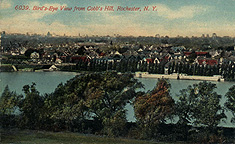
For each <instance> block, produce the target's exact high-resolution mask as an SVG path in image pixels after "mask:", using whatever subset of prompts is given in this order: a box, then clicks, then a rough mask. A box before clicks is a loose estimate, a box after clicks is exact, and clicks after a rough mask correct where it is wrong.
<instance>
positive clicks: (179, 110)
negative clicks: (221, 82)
mask: <svg viewBox="0 0 235 144" xmlns="http://www.w3.org/2000/svg"><path fill="white" fill-rule="evenodd" d="M215 88H216V84H213V83H211V82H206V81H204V82H200V83H198V84H194V85H193V86H191V85H190V86H188V88H187V89H183V90H181V91H180V95H179V101H178V102H177V107H176V114H177V115H178V116H179V124H181V125H182V126H183V127H186V126H187V125H188V124H194V125H195V126H199V127H202V128H205V130H206V133H207V137H208V136H209V134H211V133H212V134H213V133H216V127H217V125H218V124H219V123H220V120H222V119H223V118H226V116H225V114H224V109H223V107H221V105H220V100H221V95H218V94H217V93H216V92H214V90H215ZM185 132H186V133H185V135H186V137H187V134H188V132H187V131H185Z"/></svg>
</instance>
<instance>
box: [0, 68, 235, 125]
mask: <svg viewBox="0 0 235 144" xmlns="http://www.w3.org/2000/svg"><path fill="white" fill-rule="evenodd" d="M77 74H78V73H73V72H1V73H0V93H2V92H3V90H4V88H5V86H6V85H8V86H9V88H10V90H11V91H16V92H17V93H19V94H20V93H23V92H22V88H23V86H24V85H27V84H32V82H34V83H36V87H37V89H38V91H40V92H41V94H44V93H51V92H53V91H54V90H55V88H56V87H57V85H58V84H59V83H61V82H62V83H65V82H66V81H67V80H69V79H71V78H73V77H74V76H75V75H77ZM139 81H140V82H142V83H143V84H144V85H145V89H144V91H148V90H152V89H153V88H154V86H155V85H156V83H157V81H158V80H157V79H150V78H140V79H139ZM169 81H170V83H171V96H172V97H173V98H174V99H175V100H178V98H177V96H176V95H177V94H179V90H181V89H185V88H187V87H188V86H189V85H192V84H194V83H199V82H200V81H195V80H169ZM213 83H215V84H216V85H217V89H216V92H217V93H218V94H221V95H222V96H224V95H225V93H226V92H227V91H228V89H229V88H230V87H231V86H232V85H235V82H213ZM225 101H226V99H225V98H224V97H223V98H222V100H221V104H223V103H224V102H225ZM126 108H127V110H128V111H127V119H128V120H129V121H135V117H134V110H133V107H132V106H131V105H127V106H126ZM226 115H227V117H228V120H227V122H226V123H224V122H221V124H220V125H223V126H226V127H235V125H234V124H231V123H230V119H231V117H232V114H231V113H229V112H226Z"/></svg>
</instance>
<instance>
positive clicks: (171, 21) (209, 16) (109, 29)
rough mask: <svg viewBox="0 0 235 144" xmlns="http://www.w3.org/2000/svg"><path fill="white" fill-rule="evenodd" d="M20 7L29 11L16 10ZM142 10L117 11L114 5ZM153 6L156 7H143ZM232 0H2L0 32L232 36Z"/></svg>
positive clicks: (234, 5)
mask: <svg viewBox="0 0 235 144" xmlns="http://www.w3.org/2000/svg"><path fill="white" fill-rule="evenodd" d="M17 5H18V6H19V5H25V6H26V5H28V6H29V8H30V9H31V10H30V11H28V10H15V7H16V6H17ZM34 6H39V7H42V6H53V7H59V8H60V6H65V7H67V8H72V11H60V10H57V11H54V12H51V11H40V10H37V11H33V10H32V9H33V7H34ZM75 6H77V7H85V8H87V7H89V6H91V7H94V6H101V7H105V6H114V11H111V12H107V11H87V10H86V11H75V12H73V9H74V7H75ZM118 6H122V7H126V6H128V7H140V8H141V11H134V12H132V11H117V7H118ZM146 6H149V8H151V9H152V6H155V7H156V9H157V11H152V10H150V11H144V7H146ZM234 8H235V0H226V1H223V0H206V1H205V0H197V1H188V0H148V1H145V0H144V1H143V0H141V1H140V0H137V1H135V0H97V1H94V0H87V1H81V0H69V1H65V0H0V14H1V15H0V31H6V32H7V33H29V34H33V33H37V34H44V35H46V34H47V32H50V33H51V34H53V33H54V34H58V35H64V34H66V35H69V36H78V35H79V34H80V35H81V36H82V35H89V36H92V35H99V36H106V35H111V36H112V35H114V34H120V35H122V36H155V35H156V34H159V35H160V36H166V35H167V36H170V37H177V36H178V35H180V36H183V37H185V36H189V37H191V36H197V37H201V36H202V34H205V36H207V34H209V35H210V36H212V34H213V33H216V34H217V36H221V37H223V36H231V37H235V33H234V31H235V9H234Z"/></svg>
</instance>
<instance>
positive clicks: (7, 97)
mask: <svg viewBox="0 0 235 144" xmlns="http://www.w3.org/2000/svg"><path fill="white" fill-rule="evenodd" d="M19 99H20V97H19V96H18V95H17V94H16V93H15V92H12V91H10V89H9V87H8V85H7V86H6V87H5V89H4V91H3V93H2V96H1V97H0V113H1V114H6V115H10V114H12V113H14V111H15V109H16V108H17V105H18V102H19Z"/></svg>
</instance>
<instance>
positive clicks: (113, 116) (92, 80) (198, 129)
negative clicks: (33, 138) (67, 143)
mask: <svg viewBox="0 0 235 144" xmlns="http://www.w3.org/2000/svg"><path fill="white" fill-rule="evenodd" d="M142 87H143V86H142V84H141V83H139V82H138V80H137V79H135V78H134V77H133V75H131V74H119V73H117V72H102V73H100V72H96V73H87V74H80V75H77V76H75V77H74V78H72V79H70V80H69V81H67V82H66V83H65V84H62V83H61V84H59V85H58V86H57V88H56V89H55V90H54V92H52V93H49V94H44V95H41V94H40V93H39V91H38V90H37V89H36V84H35V83H32V84H31V85H25V86H23V95H18V94H16V93H15V92H12V91H10V90H9V87H8V86H6V88H5V90H4V91H3V93H2V96H1V97H0V126H1V128H12V127H17V128H23V129H26V128H27V129H37V130H52V131H64V130H68V131H73V132H81V133H92V134H101V135H108V136H113V137H117V136H129V137H131V138H144V139H156V140H158V141H159V140H164V141H166V140H170V141H175V140H180V141H182V140H185V141H186V140H187V141H194V142H212V143H213V142H223V141H226V142H231V141H229V140H227V139H225V138H224V137H223V134H226V135H228V137H227V138H230V137H231V138H233V137H232V136H233V133H234V129H225V128H219V126H218V124H219V123H220V121H221V120H223V119H226V115H225V114H224V110H225V109H224V106H223V105H221V95H219V94H217V93H216V92H215V91H214V90H215V89H216V84H213V83H210V82H200V83H198V84H194V85H192V86H189V87H188V88H187V89H182V90H181V91H180V95H179V100H176V101H174V100H173V99H172V97H171V96H170V84H169V83H168V81H167V80H165V79H159V80H158V83H157V84H156V87H155V88H154V89H153V90H151V91H148V92H146V93H144V92H139V90H140V89H139V88H142ZM234 93H235V86H233V87H231V88H230V89H229V91H228V92H227V93H226V95H225V96H226V97H227V101H226V102H225V107H226V109H227V110H229V111H230V112H232V114H233V116H234V117H235V114H234V113H235V112H234ZM128 103H131V104H132V103H133V104H134V105H133V106H134V111H135V116H136V120H137V121H136V122H133V123H131V122H128V121H127V118H126V109H125V107H126V105H127V104H128ZM174 116H176V117H179V121H177V123H176V124H175V123H171V122H170V121H166V120H169V119H168V118H173V117H174ZM233 120H234V119H233ZM222 130H225V131H224V132H223V131H222ZM229 136H230V137H229Z"/></svg>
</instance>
